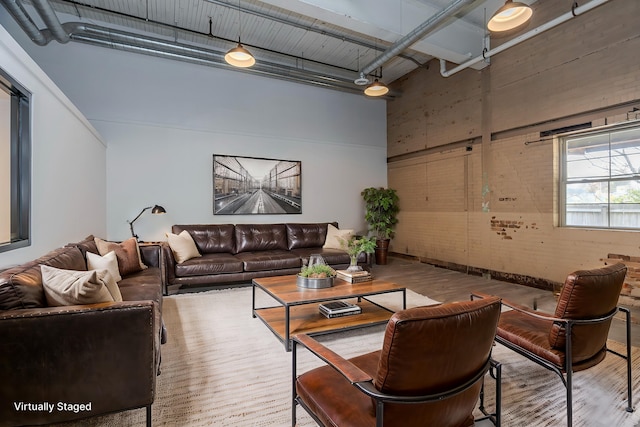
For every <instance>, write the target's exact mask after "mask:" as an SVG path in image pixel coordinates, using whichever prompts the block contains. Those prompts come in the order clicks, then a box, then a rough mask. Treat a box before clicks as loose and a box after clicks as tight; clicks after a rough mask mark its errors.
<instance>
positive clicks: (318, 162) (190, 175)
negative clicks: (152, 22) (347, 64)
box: [0, 21, 387, 240]
mask: <svg viewBox="0 0 640 427" xmlns="http://www.w3.org/2000/svg"><path fill="white" fill-rule="evenodd" d="M0 22H2V21H0ZM3 25H6V26H7V27H8V28H9V29H10V31H11V32H12V34H13V35H14V36H15V37H16V39H17V40H18V41H19V42H20V43H21V44H22V45H23V46H24V47H25V49H27V50H28V51H29V53H30V54H31V55H32V56H33V58H34V59H35V60H36V61H37V62H38V63H39V64H40V66H41V67H42V68H43V69H44V70H45V71H46V72H47V74H48V75H49V76H50V77H51V78H52V79H53V80H54V81H55V82H56V83H57V84H58V86H59V87H60V88H61V89H62V90H63V91H64V93H65V94H66V95H67V96H69V98H70V99H72V100H73V101H74V103H75V104H76V105H77V106H78V107H79V109H80V110H81V111H82V112H83V114H84V115H85V116H86V117H87V118H88V119H89V121H90V122H91V123H92V124H93V125H94V126H95V127H96V129H98V131H99V132H100V134H101V135H102V136H103V138H104V139H105V140H106V141H107V144H108V149H107V208H106V209H107V236H106V237H107V238H109V239H122V238H126V237H127V236H129V227H128V224H127V220H131V219H133V218H134V217H135V216H136V215H137V214H138V213H139V212H140V210H141V209H142V208H144V207H146V206H151V205H154V204H160V205H162V206H163V207H165V209H166V210H167V212H168V214H167V215H163V216H152V215H151V214H149V213H146V214H145V215H144V216H142V217H141V218H140V219H139V220H138V221H137V222H136V224H135V231H136V233H137V234H138V235H139V236H140V238H141V239H143V240H157V239H163V238H164V233H165V232H166V231H169V230H170V227H171V225H172V224H183V223H251V222H255V223H258V222H260V223H271V222H311V221H338V222H339V223H340V225H341V227H345V228H346V227H348V228H355V229H357V230H364V228H365V226H366V225H365V223H364V208H363V203H362V201H361V197H360V191H361V190H362V189H363V188H365V187H369V186H385V185H386V182H387V174H386V102H385V101H383V100H372V99H368V98H366V97H364V96H361V95H353V94H344V93H340V92H336V91H331V90H326V89H321V88H316V87H311V86H306V85H300V84H294V83H289V82H285V81H280V80H274V79H268V78H264V77H257V76H252V75H249V74H246V73H241V72H235V71H229V70H223V69H218V68H212V67H206V66H200V65H192V64H186V63H182V62H176V61H169V60H164V59H160V58H156V57H149V56H142V55H136V54H131V53H126V52H122V51H116V50H111V49H104V48H98V47H92V46H87V45H82V44H79V43H73V42H72V43H68V44H66V45H60V44H58V43H56V42H53V43H51V44H50V45H48V46H46V47H38V46H36V45H34V44H33V43H32V42H31V41H29V40H28V39H27V38H26V36H25V35H24V33H22V31H21V30H20V29H19V28H17V26H16V25H15V23H13V22H12V21H9V22H6V24H3ZM213 154H227V155H239V156H250V157H262V158H276V159H287V160H300V161H302V198H303V206H302V214H300V215H259V216H256V215H242V216H240V215H233V216H218V215H216V216H214V215H213V208H212V197H213V195H212V193H213V186H212V155H213Z"/></svg>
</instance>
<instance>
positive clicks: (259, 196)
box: [213, 154, 302, 215]
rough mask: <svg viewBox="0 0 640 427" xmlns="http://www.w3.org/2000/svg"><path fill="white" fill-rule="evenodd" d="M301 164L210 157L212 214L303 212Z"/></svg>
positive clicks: (272, 160) (221, 156)
mask: <svg viewBox="0 0 640 427" xmlns="http://www.w3.org/2000/svg"><path fill="white" fill-rule="evenodd" d="M300 178H301V162H299V161H292V160H276V159H262V158H253V157H240V156H226V155H215V154H214V156H213V214H214V215H247V214H299V213H302V197H301V188H302V187H301V182H300Z"/></svg>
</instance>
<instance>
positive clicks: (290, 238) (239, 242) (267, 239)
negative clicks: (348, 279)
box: [164, 222, 371, 291]
mask: <svg viewBox="0 0 640 427" xmlns="http://www.w3.org/2000/svg"><path fill="white" fill-rule="evenodd" d="M327 224H332V225H334V226H335V227H337V226H338V225H337V223H326V222H324V223H306V224H303V223H286V224H236V225H234V224H199V225H174V226H173V227H172V232H173V233H175V234H179V233H181V232H182V231H183V230H186V231H187V232H188V233H189V234H190V235H191V237H193V240H194V241H195V243H196V246H197V248H198V251H199V252H200V254H201V255H202V256H201V257H197V258H192V259H190V260H188V261H185V262H183V263H180V264H178V263H177V262H176V261H175V258H174V257H173V254H172V253H171V249H170V248H169V247H166V248H165V251H166V253H165V257H164V258H165V261H166V264H167V267H166V271H167V279H166V281H167V284H168V285H169V288H170V290H171V291H175V290H177V289H180V288H190V287H201V286H211V285H221V284H228V283H233V282H247V281H250V280H251V279H253V278H256V277H266V276H276V275H287V274H297V273H299V272H300V268H301V267H302V265H303V260H308V258H309V256H310V255H311V254H320V255H322V257H323V258H324V259H325V261H326V262H327V264H329V265H331V266H332V267H334V268H336V269H342V268H347V267H348V266H349V255H348V254H347V252H346V251H344V250H341V249H326V248H323V247H322V246H323V245H324V244H325V239H326V237H327ZM358 263H359V264H360V265H363V266H370V265H371V257H370V256H367V255H366V254H360V258H359V259H358Z"/></svg>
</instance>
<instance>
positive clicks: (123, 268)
mask: <svg viewBox="0 0 640 427" xmlns="http://www.w3.org/2000/svg"><path fill="white" fill-rule="evenodd" d="M95 241H96V246H97V247H98V252H100V255H102V256H105V255H106V254H108V253H109V252H111V251H114V252H115V253H116V258H118V271H120V275H121V276H126V275H127V274H131V273H135V272H138V271H140V270H144V269H145V268H147V266H146V265H144V264H143V263H142V259H141V257H140V248H139V247H138V241H137V240H136V239H135V237H132V238H130V239H127V240H125V241H124V242H120V243H117V242H108V241H106V240H102V239H100V238H98V237H96V238H95Z"/></svg>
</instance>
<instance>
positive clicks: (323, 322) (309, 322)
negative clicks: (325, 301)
mask: <svg viewBox="0 0 640 427" xmlns="http://www.w3.org/2000/svg"><path fill="white" fill-rule="evenodd" d="M357 304H358V305H359V306H360V308H362V312H361V313H360V314H354V315H351V316H342V317H334V318H330V319H329V318H327V317H325V316H323V315H322V314H321V313H320V312H319V309H318V305H319V304H318V303H311V304H303V305H295V306H290V307H289V310H290V312H289V331H288V332H289V334H288V336H287V331H286V320H285V317H286V316H285V307H284V306H278V307H269V308H259V309H256V310H255V315H256V316H257V317H258V318H259V319H260V320H262V322H264V324H265V325H267V327H268V328H269V329H271V331H272V332H273V333H274V334H275V336H276V337H277V338H278V339H279V340H280V341H281V342H283V343H284V345H285V349H286V350H287V351H289V342H288V341H289V340H290V337H291V336H293V335H295V334H301V333H304V334H308V335H321V334H324V333H329V332H337V331H346V330H349V329H357V328H363V327H366V326H374V325H379V324H384V323H387V322H388V321H389V319H390V318H391V316H392V315H393V313H394V312H393V311H391V310H388V309H386V308H384V307H381V306H379V305H377V304H373V303H371V302H369V301H367V300H366V299H364V298H363V299H361V300H360V301H359V302H357Z"/></svg>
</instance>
